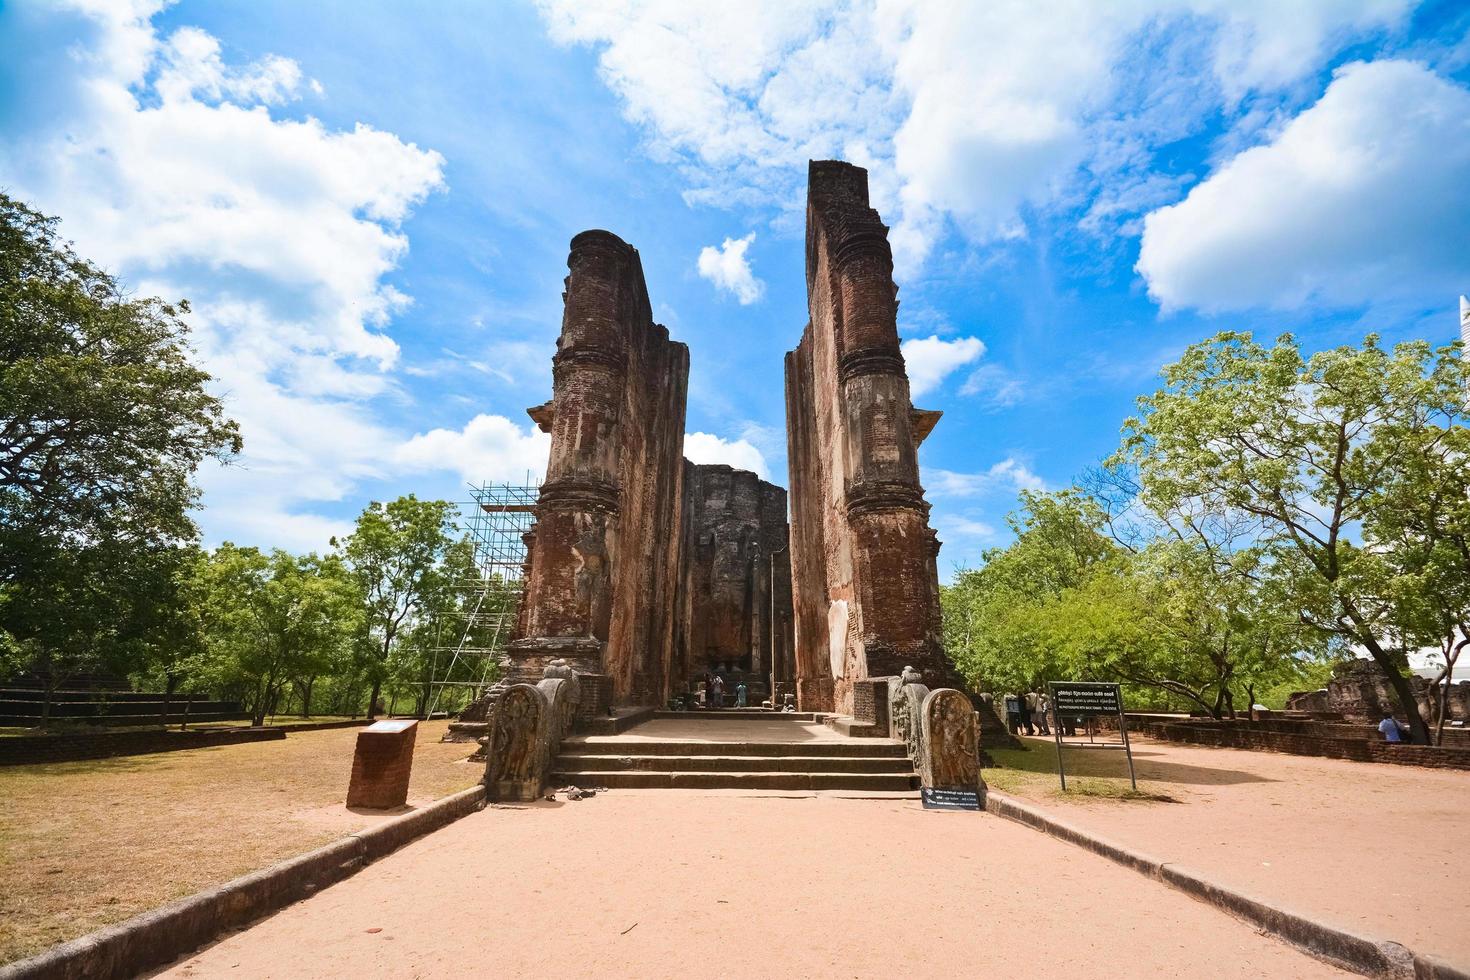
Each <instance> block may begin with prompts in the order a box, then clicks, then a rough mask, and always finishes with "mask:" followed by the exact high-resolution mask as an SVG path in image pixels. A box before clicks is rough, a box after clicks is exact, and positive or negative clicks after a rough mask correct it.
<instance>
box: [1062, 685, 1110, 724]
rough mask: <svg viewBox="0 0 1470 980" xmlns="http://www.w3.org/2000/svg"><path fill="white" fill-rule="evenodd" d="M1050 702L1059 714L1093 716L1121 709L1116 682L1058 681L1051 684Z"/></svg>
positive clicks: (1108, 713)
mask: <svg viewBox="0 0 1470 980" xmlns="http://www.w3.org/2000/svg"><path fill="white" fill-rule="evenodd" d="M1051 703H1052V706H1053V708H1054V709H1055V711H1056V713H1057V714H1059V715H1075V716H1077V717H1087V718H1093V717H1096V716H1097V715H1116V714H1121V713H1122V711H1123V699H1122V698H1121V697H1120V696H1119V694H1118V685H1117V684H1094V683H1087V682H1083V681H1069V682H1065V683H1063V682H1058V683H1055V684H1053V685H1052V686H1051Z"/></svg>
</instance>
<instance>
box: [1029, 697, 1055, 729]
mask: <svg viewBox="0 0 1470 980" xmlns="http://www.w3.org/2000/svg"><path fill="white" fill-rule="evenodd" d="M1033 696H1034V697H1035V698H1036V715H1035V718H1034V719H1033V720H1034V721H1035V722H1036V732H1037V734H1039V735H1050V734H1051V728H1050V727H1049V726H1048V725H1047V723H1046V712H1047V709H1048V708H1049V707H1050V705H1049V704H1047V701H1046V695H1045V694H1042V693H1041V692H1040V691H1037V692H1036V694H1035V695H1033Z"/></svg>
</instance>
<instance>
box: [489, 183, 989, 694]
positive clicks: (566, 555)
mask: <svg viewBox="0 0 1470 980" xmlns="http://www.w3.org/2000/svg"><path fill="white" fill-rule="evenodd" d="M567 266H568V276H567V279H566V292H565V294H564V298H565V307H564V312H563V319H562V330H561V337H560V339H559V341H558V344H557V353H556V355H555V357H554V358H553V395H552V398H551V400H550V401H548V402H546V403H545V404H543V405H539V406H536V407H535V408H533V409H530V415H531V417H532V418H533V419H534V420H535V421H536V423H537V424H538V425H539V426H540V427H541V428H542V430H543V431H545V432H548V433H550V435H551V454H550V460H549V463H548V466H547V471H546V480H545V482H544V483H543V484H542V487H541V492H540V495H539V497H538V499H537V503H536V512H535V523H534V525H533V526H532V527H531V529H530V530H529V531H528V532H527V534H526V536H525V540H526V545H527V565H526V574H525V581H526V591H525V599H524V601H523V602H522V604H521V606H520V611H519V615H518V619H517V623H516V629H515V633H514V639H513V640H512V642H511V643H510V644H509V646H508V665H507V666H508V676H509V679H510V680H512V681H535V680H537V679H539V678H540V677H541V675H542V672H543V669H544V668H545V667H546V666H547V665H548V664H550V663H551V662H552V661H554V660H565V661H566V662H567V664H568V665H569V666H571V667H573V668H574V669H576V670H578V671H579V672H581V673H582V674H584V675H593V676H594V677H595V678H597V679H598V682H597V683H594V684H591V685H589V689H593V690H596V691H599V692H600V693H599V694H597V695H596V697H597V698H598V699H599V702H601V701H605V702H606V704H602V703H599V705H598V706H597V707H598V709H602V708H608V707H615V706H619V705H645V706H646V705H655V706H665V705H671V704H678V705H686V706H687V705H690V704H692V703H695V702H702V692H703V691H704V689H705V682H706V680H707V679H709V678H711V677H712V676H713V675H716V674H718V675H720V676H721V679H722V680H723V681H724V684H725V690H726V693H727V700H728V698H729V696H730V695H731V694H733V692H734V691H735V690H736V689H737V686H738V685H741V684H743V685H744V686H745V688H746V691H747V698H748V701H749V703H750V704H752V705H759V704H761V703H763V702H765V703H772V704H774V705H776V706H778V707H779V706H780V705H781V704H782V703H783V702H784V701H785V697H786V695H788V694H790V695H793V696H794V700H795V702H796V705H797V707H799V708H800V709H801V710H803V711H823V712H840V713H844V714H849V715H851V714H853V713H854V712H855V711H862V710H873V709H872V707H871V704H872V698H871V696H870V692H867V693H865V692H866V689H864V690H863V691H859V688H861V687H862V685H863V684H864V683H865V682H867V681H870V680H875V679H879V678H885V677H895V676H897V675H899V674H900V673H901V672H902V671H903V670H904V668H905V667H912V668H915V669H917V670H918V671H920V672H921V673H922V674H923V675H924V677H925V680H926V682H927V683H928V684H929V685H930V686H931V687H940V686H946V687H960V688H963V686H964V685H963V681H962V679H961V678H960V676H959V674H958V672H957V671H956V670H955V669H954V667H953V665H952V664H951V662H950V661H949V659H948V658H947V657H946V656H945V653H944V648H943V638H942V631H941V627H940V613H939V581H938V572H937V567H938V566H937V556H938V552H939V541H938V539H937V537H936V536H935V534H934V531H933V530H932V529H931V528H930V527H929V523H928V513H929V505H928V503H927V502H926V501H925V500H924V491H923V487H922V485H921V484H920V482H919V471H918V446H919V444H920V443H921V442H922V441H923V439H924V437H925V436H927V435H928V433H929V432H930V431H932V429H933V428H934V425H935V424H936V422H937V421H938V419H939V416H940V413H939V412H935V411H924V410H922V409H917V408H915V407H914V405H913V403H912V401H911V399H910V396H909V382H908V377H907V374H906V372H905V368H904V361H903V354H902V352H901V350H900V348H899V339H898V329H897V310H898V300H897V287H896V285H895V284H894V281H893V257H892V252H891V249H890V247H889V244H888V228H887V227H886V226H885V225H884V224H883V222H882V220H881V218H880V217H879V215H878V213H877V212H876V211H874V210H873V209H872V208H871V207H870V206H869V203H868V175H867V171H865V170H863V169H862V168H860V167H855V166H852V165H850V164H847V163H843V162H840V161H813V162H812V163H811V165H810V170H809V180H808V191H807V224H806V280H807V311H806V317H805V326H804V328H803V329H801V330H800V331H799V333H800V339H799V342H798V343H797V345H796V347H795V349H794V350H792V351H790V352H789V353H788V354H787V355H786V357H785V364H784V375H785V391H786V415H787V417H786V430H787V455H788V460H789V495H788V491H787V490H786V489H783V488H782V487H779V486H777V485H775V484H773V483H770V482H768V481H764V480H761V479H760V478H759V477H758V476H757V475H756V474H754V473H749V472H745V471H742V470H736V469H733V468H731V467H729V466H724V465H696V464H694V463H691V462H689V461H688V460H686V459H684V458H683V436H684V421H685V409H686V402H687V391H688V379H689V349H688V348H687V347H686V346H685V345H684V344H682V343H679V342H678V341H674V340H671V339H670V337H669V332H668V330H667V329H666V328H664V327H663V326H660V325H659V324H657V323H654V321H653V318H652V314H651V305H650V303H649V298H648V287H647V284H646V282H645V280H644V276H643V268H642V263H641V261H640V259H639V255H638V251H637V249H635V248H634V247H633V246H631V245H629V244H628V243H626V242H624V241H623V240H622V239H620V238H618V237H617V236H616V235H613V234H611V233H610V232H606V231H587V232H583V233H582V234H579V235H577V236H576V237H575V238H573V239H572V242H571V251H570V254H569V256H568V260H567ZM799 322H800V321H799V320H798V319H797V318H796V317H795V316H793V335H795V334H797V333H798V330H797V329H796V327H797V324H799ZM855 692H857V694H858V696H856V697H855ZM865 706H866V708H865Z"/></svg>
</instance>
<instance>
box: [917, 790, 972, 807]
mask: <svg viewBox="0 0 1470 980" xmlns="http://www.w3.org/2000/svg"><path fill="white" fill-rule="evenodd" d="M919 798H920V799H921V800H923V801H924V809H926V810H978V809H980V794H979V793H977V792H975V791H974V790H973V789H930V788H929V787H927V786H926V787H924V788H923V789H921V790H919Z"/></svg>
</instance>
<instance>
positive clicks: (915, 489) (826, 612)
mask: <svg viewBox="0 0 1470 980" xmlns="http://www.w3.org/2000/svg"><path fill="white" fill-rule="evenodd" d="M806 244H807V250H806V252H807V270H806V271H807V306H808V314H809V317H810V321H809V323H808V324H807V327H806V330H805V331H804V332H803V334H802V338H801V343H800V344H798V345H797V348H796V350H794V351H792V352H791V353H789V354H788V355H787V356H786V410H787V417H786V431H787V458H788V460H789V462H790V467H791V504H792V506H791V515H792V516H791V522H792V527H791V575H792V590H793V593H794V604H795V607H796V657H795V661H796V664H795V665H796V687H797V697H798V700H799V701H800V702H801V703H802V706H803V708H806V707H812V708H816V709H818V710H822V709H828V710H837V711H842V712H846V713H850V712H851V711H852V706H853V686H854V685H855V684H856V683H857V682H859V681H862V680H865V679H867V678H871V677H885V676H894V675H897V674H899V673H901V672H902V670H903V668H904V667H905V666H910V665H911V666H913V667H916V668H918V669H919V670H920V671H921V672H922V673H923V675H924V679H925V682H926V683H927V684H929V685H930V686H931V687H938V686H960V685H962V683H963V682H962V681H961V679H960V678H959V675H958V673H957V672H956V671H955V669H954V666H953V664H952V663H950V661H949V660H948V658H947V657H946V656H945V655H944V647H943V633H942V630H941V627H940V615H939V577H938V574H937V571H938V568H937V564H936V556H937V554H938V541H937V539H936V538H935V536H934V532H933V531H932V530H931V529H930V528H929V521H928V512H929V506H928V504H927V503H926V502H925V500H924V491H923V487H922V486H921V485H920V483H919V466H918V447H919V444H920V443H921V442H923V440H924V437H925V436H927V435H928V433H929V431H930V430H931V429H932V428H933V427H934V424H935V422H937V421H938V417H939V413H938V412H926V411H921V410H918V409H915V408H914V406H913V403H912V402H911V401H910V399H909V384H908V375H907V374H906V372H905V370H904V362H903V354H902V352H901V350H900V348H899V341H898V300H897V287H896V286H895V285H894V282H893V255H892V252H891V250H890V248H889V245H888V229H887V227H886V226H885V225H884V224H883V222H882V220H881V219H880V218H879V216H878V213H877V212H876V211H874V210H873V209H872V208H871V207H869V205H868V174H867V171H865V170H863V169H861V168H859V167H854V166H852V165H850V164H846V163H842V162H840V161H833V160H828V161H814V162H813V163H812V164H811V169H810V173H809V182H808V188H807V242H806Z"/></svg>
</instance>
